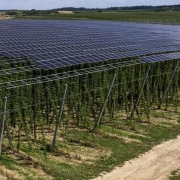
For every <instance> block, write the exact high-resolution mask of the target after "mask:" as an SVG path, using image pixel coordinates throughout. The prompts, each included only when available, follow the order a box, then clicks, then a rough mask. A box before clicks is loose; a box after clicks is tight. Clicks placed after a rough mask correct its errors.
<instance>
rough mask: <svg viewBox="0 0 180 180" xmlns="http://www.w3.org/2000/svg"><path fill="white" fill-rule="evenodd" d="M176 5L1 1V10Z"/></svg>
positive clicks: (162, 1) (114, 0) (167, 0)
mask: <svg viewBox="0 0 180 180" xmlns="http://www.w3.org/2000/svg"><path fill="white" fill-rule="evenodd" d="M174 4H180V0H0V9H53V8H62V7H86V8H97V7H98V8H107V7H114V6H137V5H155V6H156V5H174Z"/></svg>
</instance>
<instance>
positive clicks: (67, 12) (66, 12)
mask: <svg viewBox="0 0 180 180" xmlns="http://www.w3.org/2000/svg"><path fill="white" fill-rule="evenodd" d="M58 13H59V14H74V11H58Z"/></svg>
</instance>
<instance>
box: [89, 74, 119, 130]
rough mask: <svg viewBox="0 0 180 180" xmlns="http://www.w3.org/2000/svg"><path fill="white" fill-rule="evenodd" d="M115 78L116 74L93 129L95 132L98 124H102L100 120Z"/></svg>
mask: <svg viewBox="0 0 180 180" xmlns="http://www.w3.org/2000/svg"><path fill="white" fill-rule="evenodd" d="M115 79H116V74H115V75H114V77H113V79H112V82H111V86H110V88H109V91H108V93H107V96H106V100H105V102H104V105H103V107H102V108H101V111H100V113H99V116H98V119H97V121H96V122H95V125H94V128H93V130H92V132H93V133H94V132H95V131H96V130H97V126H98V125H99V124H100V122H101V117H102V115H103V112H104V109H105V106H106V103H107V101H108V98H109V95H110V93H111V91H112V88H113V85H114V81H115Z"/></svg>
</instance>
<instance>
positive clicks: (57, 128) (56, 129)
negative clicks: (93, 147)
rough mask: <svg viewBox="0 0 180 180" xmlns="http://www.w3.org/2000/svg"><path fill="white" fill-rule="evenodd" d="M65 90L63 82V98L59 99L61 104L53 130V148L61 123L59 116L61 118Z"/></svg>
mask: <svg viewBox="0 0 180 180" xmlns="http://www.w3.org/2000/svg"><path fill="white" fill-rule="evenodd" d="M66 92H67V84H65V88H64V92H63V98H62V100H61V104H60V110H59V118H58V120H57V121H56V128H55V132H54V138H53V141H52V147H53V148H54V147H55V145H56V138H57V133H58V130H59V127H60V124H61V118H62V112H63V107H64V101H65V97H66Z"/></svg>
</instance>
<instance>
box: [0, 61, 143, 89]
mask: <svg viewBox="0 0 180 180" xmlns="http://www.w3.org/2000/svg"><path fill="white" fill-rule="evenodd" d="M143 63H145V62H143V61H141V60H139V59H136V60H131V61H123V62H117V63H111V64H106V65H101V66H96V67H90V68H85V69H79V70H73V71H67V72H63V73H57V74H52V75H47V76H39V77H34V78H28V79H22V80H16V81H9V82H3V83H0V89H1V90H2V89H13V88H17V87H23V86H28V85H33V84H41V83H46V82H52V81H56V80H62V79H66V78H71V77H76V76H81V75H85V74H93V73H96V72H102V71H107V70H111V69H116V68H121V67H126V66H132V65H138V64H143ZM26 68H27V67H26ZM29 68H31V67H29ZM27 69H28V68H27ZM3 72H4V73H5V72H7V73H8V72H9V71H7V70H4V71H3ZM14 72H16V71H12V72H11V73H12V74H13V73H14ZM1 73H2V71H1ZM9 74H10V72H9Z"/></svg>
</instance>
